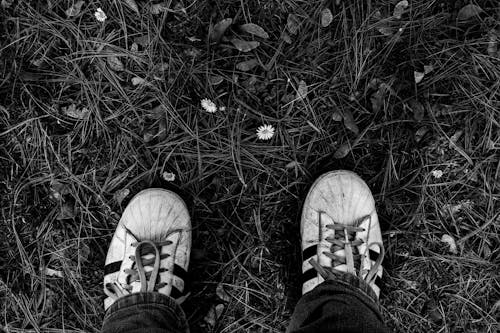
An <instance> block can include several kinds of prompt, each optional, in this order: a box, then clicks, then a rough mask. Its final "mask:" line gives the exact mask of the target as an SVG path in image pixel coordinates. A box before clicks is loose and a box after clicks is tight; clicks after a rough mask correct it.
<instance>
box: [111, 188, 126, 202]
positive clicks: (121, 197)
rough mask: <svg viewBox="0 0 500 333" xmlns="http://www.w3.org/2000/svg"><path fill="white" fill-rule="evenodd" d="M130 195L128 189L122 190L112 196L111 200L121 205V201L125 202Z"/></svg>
mask: <svg viewBox="0 0 500 333" xmlns="http://www.w3.org/2000/svg"><path fill="white" fill-rule="evenodd" d="M129 194H130V190H129V189H128V188H122V189H121V190H118V191H116V192H115V194H113V199H115V201H116V202H117V203H118V204H119V205H121V204H122V202H123V200H125V198H126V197H128V195H129Z"/></svg>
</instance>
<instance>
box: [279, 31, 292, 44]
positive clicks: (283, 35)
mask: <svg viewBox="0 0 500 333" xmlns="http://www.w3.org/2000/svg"><path fill="white" fill-rule="evenodd" d="M281 38H282V39H283V40H284V41H285V43H287V44H292V39H291V38H290V35H289V34H288V33H287V32H286V31H283V32H282V33H281Z"/></svg>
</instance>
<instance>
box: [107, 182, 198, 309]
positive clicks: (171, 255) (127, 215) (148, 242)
mask: <svg viewBox="0 0 500 333" xmlns="http://www.w3.org/2000/svg"><path fill="white" fill-rule="evenodd" d="M190 252H191V219H190V217H189V213H188V210H187V208H186V204H185V203H184V201H183V200H182V199H181V198H180V197H179V196H178V195H177V194H175V193H173V192H171V191H168V190H164V189H156V188H152V189H147V190H144V191H142V192H140V193H139V194H137V195H136V196H135V197H134V198H132V200H131V201H130V203H129V204H128V206H127V207H126V208H125V211H124V212H123V215H122V217H121V219H120V222H119V223H118V226H117V228H116V231H115V234H114V235H113V239H112V240H111V245H110V246H109V250H108V255H107V256H106V266H105V267H104V292H105V293H106V295H107V296H108V297H107V298H106V299H105V300H104V308H105V309H106V310H107V309H108V308H109V307H110V306H111V305H112V304H113V303H114V302H115V301H116V300H117V299H118V298H120V297H122V296H125V295H128V294H131V293H138V292H159V293H161V294H164V295H167V296H170V297H173V298H174V299H176V300H177V301H178V302H181V301H182V300H183V299H184V298H185V289H186V288H185V283H186V277H187V270H188V265H189V255H190Z"/></svg>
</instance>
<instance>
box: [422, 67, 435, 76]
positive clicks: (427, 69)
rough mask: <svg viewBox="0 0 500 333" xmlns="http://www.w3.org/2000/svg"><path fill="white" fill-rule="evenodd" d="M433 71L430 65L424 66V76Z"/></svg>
mask: <svg viewBox="0 0 500 333" xmlns="http://www.w3.org/2000/svg"><path fill="white" fill-rule="evenodd" d="M433 70H434V66H432V65H424V74H429V73H430V72H432V71H433Z"/></svg>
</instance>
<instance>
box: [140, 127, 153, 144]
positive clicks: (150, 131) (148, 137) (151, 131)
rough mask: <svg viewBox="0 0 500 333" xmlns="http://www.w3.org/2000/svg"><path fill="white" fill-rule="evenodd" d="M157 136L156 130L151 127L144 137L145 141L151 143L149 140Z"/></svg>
mask: <svg viewBox="0 0 500 333" xmlns="http://www.w3.org/2000/svg"><path fill="white" fill-rule="evenodd" d="M155 136H156V131H155V130H153V129H150V130H147V131H145V132H144V134H143V136H142V137H143V139H144V142H146V143H149V142H151V141H153V139H154V138H155Z"/></svg>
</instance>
